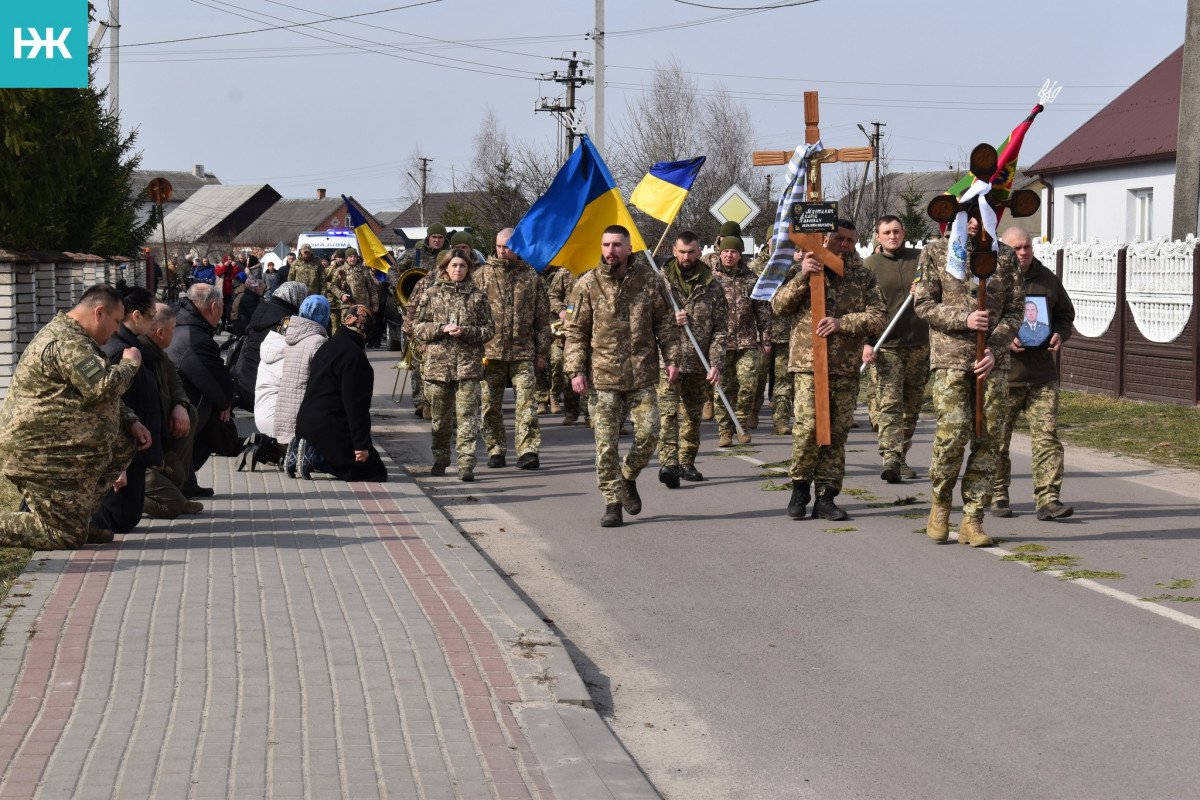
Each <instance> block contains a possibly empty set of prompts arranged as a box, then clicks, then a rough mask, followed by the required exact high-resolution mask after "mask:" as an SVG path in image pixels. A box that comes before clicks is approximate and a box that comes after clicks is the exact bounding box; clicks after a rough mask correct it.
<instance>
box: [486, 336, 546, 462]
mask: <svg viewBox="0 0 1200 800" xmlns="http://www.w3.org/2000/svg"><path fill="white" fill-rule="evenodd" d="M510 379H511V380H512V385H513V394H514V395H515V396H516V422H517V434H516V438H515V441H514V442H513V444H515V445H516V449H517V455H519V456H523V455H525V454H526V453H536V452H538V450H539V449H540V448H541V446H542V429H541V427H540V426H539V425H538V418H537V401H536V400H534V396H533V392H534V382H535V380H536V378H535V376H534V369H533V362H532V361H495V360H492V359H488V363H487V369H486V371H485V372H484V375H483V443H484V444H485V445H487V451H488V455H490V456H502V455H504V454H505V453H507V452H508V433H507V432H506V431H505V430H504V387H505V386H506V385H507V384H508V381H509V380H510Z"/></svg>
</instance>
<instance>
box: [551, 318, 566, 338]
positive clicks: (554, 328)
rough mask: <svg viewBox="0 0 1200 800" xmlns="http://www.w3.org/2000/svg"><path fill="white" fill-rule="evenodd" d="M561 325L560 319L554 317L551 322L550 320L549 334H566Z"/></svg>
mask: <svg viewBox="0 0 1200 800" xmlns="http://www.w3.org/2000/svg"><path fill="white" fill-rule="evenodd" d="M563 325H564V323H563V321H562V320H561V319H556V320H554V321H553V322H551V323H550V334H551V335H552V336H566V335H567V332H566V331H565V330H563Z"/></svg>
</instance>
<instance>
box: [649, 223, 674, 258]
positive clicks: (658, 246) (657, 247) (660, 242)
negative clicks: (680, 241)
mask: <svg viewBox="0 0 1200 800" xmlns="http://www.w3.org/2000/svg"><path fill="white" fill-rule="evenodd" d="M674 224H675V220H671V221H670V222H668V223H667V227H666V229H665V230H663V235H662V236H660V237H658V244H656V245H654V252H655V253H657V252H658V251H659V250H660V249H662V246H663V242H665V241H666V240H667V234H668V233H670V232H671V226H672V225H674Z"/></svg>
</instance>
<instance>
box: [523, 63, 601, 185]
mask: <svg viewBox="0 0 1200 800" xmlns="http://www.w3.org/2000/svg"><path fill="white" fill-rule="evenodd" d="M578 55H579V54H578V53H574V52H573V53H571V56H570V58H565V57H556V58H555V59H554V60H555V61H566V62H567V74H565V75H560V74H559V73H558V71H557V70H556V71H555V72H553V73H552V74H550V75H543V76H542V80H547V81H554V82H555V83H561V84H563V85H564V86H566V87H567V98H566V100H565V101H557V100H556V101H554V102H551V101H550V100H549V99H548V98H545V97H543V98H542V99H541V100H540V101H539V105H536V106H534V107H533V111H534V113H535V114H536V113H537V112H539V111H548V112H550V113H551V114H554V115H556V116H558V118H559V123H560V124H561V125H562V126H563V132H564V133H565V140H566V147H565V149H564V151H563V153H562V158H561V160H562V161H564V162H565V161H566V160H567V158H569V157H570V155H571V151H573V150H574V149H575V135H576V134H575V87H577V86H583V85H585V84H587V83H588V82H589V79H588V78H585V77H584V76H582V75H580V74H579V67H580V66H581V65H582V66H585V67H586V66H590V64H589V63H588V62H587V61H580V60H579V58H578Z"/></svg>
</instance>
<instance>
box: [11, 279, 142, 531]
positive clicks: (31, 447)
mask: <svg viewBox="0 0 1200 800" xmlns="http://www.w3.org/2000/svg"><path fill="white" fill-rule="evenodd" d="M124 315H125V309H124V304H123V303H122V302H121V295H120V294H118V293H117V292H116V291H115V290H114V289H113V288H112V287H111V286H103V285H97V286H93V287H91V288H90V289H88V290H87V291H86V292H84V294H83V297H82V298H81V299H80V301H79V304H78V305H76V306H75V307H74V308H73V309H71V310H70V311H69V312H67V313H65V314H64V313H61V312H60V313H59V314H58V315H57V316H55V318H54V319H53V320H51V321H50V323H49V324H47V325H46V327H44V328H42V329H41V330H40V331H38V333H37V335H36V336H34V337H33V341H31V342H30V343H29V346H28V347H26V348H25V352H24V353H22V354H21V360H20V362H19V363H18V364H17V368H16V370H15V372H14V373H13V377H12V384H11V385H10V386H9V388H8V394H7V396H6V397H5V398H4V404H3V406H0V464H2V469H3V473H4V477H6V478H8V480H10V481H12V483H13V485H14V486H16V487H17V491H19V492H20V493H21V495H22V496H23V498H24V500H25V503H26V504H27V505H28V507H29V511H28V512H24V513H22V512H19V511H12V512H4V513H0V547H28V548H31V549H33V550H76V549H78V548H79V547H81V546H83V545H84V544H85V543H88V544H103V543H105V542H111V541H112V538H113V535H112V532H111V531H108V530H104V529H101V528H98V527H96V526H94V525H93V524H91V523H90V520H91V518H92V515H93V514H94V513H95V512H96V509H97V508H98V507H99V505H100V501H101V500H102V499H103V498H104V496H105V495H106V494H107V493H108V491H109V490H110V489H112V488H113V486H114V483H116V482H117V480H118V478H119V477H121V475H122V473H123V471H124V470H125V468H126V467H127V466H128V465H129V462H130V460H131V459H132V458H133V454H134V452H135V450H145V449H146V448H148V447H149V446H150V432H149V431H148V430H146V428H145V427H144V426H143V425H142V423H140V422H139V421H138V419H137V416H136V415H135V414H134V413H133V412H132V411H131V410H130V409H129V408H128V407H126V406H125V405H124V404H123V403H122V402H121V395H123V394H124V393H125V391H126V390H127V389H128V388H129V386H130V384H131V383H132V382H133V376H134V374H135V373H136V372H137V370H138V367H139V366H140V365H141V363H142V361H141V353H140V352H139V351H138V349H137V348H136V347H129V348H126V349H125V350H124V351H123V352H122V354H121V355H122V357H121V359H120V362H119V363H117V364H114V365H112V366H110V365H109V363H108V360H107V359H106V358H105V357H104V353H103V351H102V350H101V349H100V345H102V344H105V343H106V342H108V340H109V338H110V337H111V336H112V335H113V334H114V333H116V331H117V326H118V325H119V324H120V322H121V319H122V317H123V316H124Z"/></svg>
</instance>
